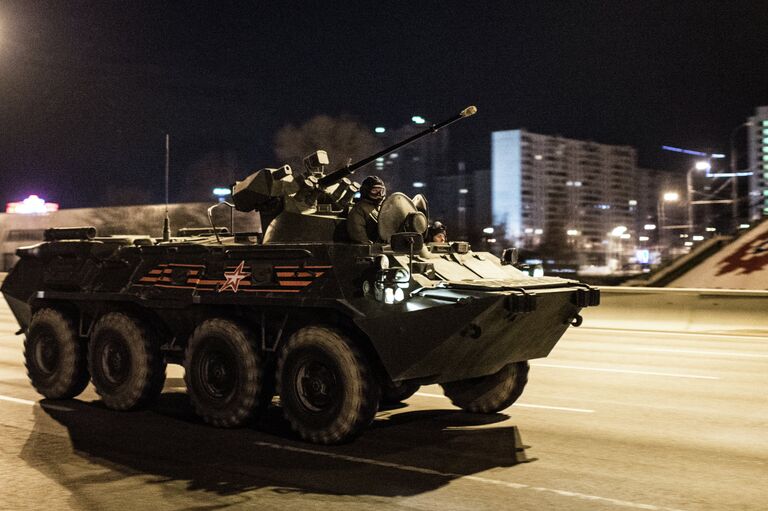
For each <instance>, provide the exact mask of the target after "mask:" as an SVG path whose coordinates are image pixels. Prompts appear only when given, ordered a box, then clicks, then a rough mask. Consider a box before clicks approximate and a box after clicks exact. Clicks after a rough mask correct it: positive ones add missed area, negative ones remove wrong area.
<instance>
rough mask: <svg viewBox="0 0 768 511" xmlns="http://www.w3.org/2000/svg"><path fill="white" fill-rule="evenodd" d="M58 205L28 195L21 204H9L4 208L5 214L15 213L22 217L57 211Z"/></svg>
mask: <svg viewBox="0 0 768 511" xmlns="http://www.w3.org/2000/svg"><path fill="white" fill-rule="evenodd" d="M58 210H59V205H58V204H57V203H55V202H45V199H41V198H40V197H38V196H37V195H30V196H29V197H27V198H26V199H24V200H23V201H21V202H9V203H8V204H6V206H5V212H6V213H16V214H22V215H34V214H41V213H50V212H52V211H58Z"/></svg>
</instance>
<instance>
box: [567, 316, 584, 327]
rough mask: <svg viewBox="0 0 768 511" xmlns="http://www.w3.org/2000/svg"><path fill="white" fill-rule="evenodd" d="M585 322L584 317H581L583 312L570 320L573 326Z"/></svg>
mask: <svg viewBox="0 0 768 511" xmlns="http://www.w3.org/2000/svg"><path fill="white" fill-rule="evenodd" d="M583 322H584V318H582V317H581V314H576V315H575V316H574V317H573V319H571V321H570V323H571V326H581V324H582V323H583Z"/></svg>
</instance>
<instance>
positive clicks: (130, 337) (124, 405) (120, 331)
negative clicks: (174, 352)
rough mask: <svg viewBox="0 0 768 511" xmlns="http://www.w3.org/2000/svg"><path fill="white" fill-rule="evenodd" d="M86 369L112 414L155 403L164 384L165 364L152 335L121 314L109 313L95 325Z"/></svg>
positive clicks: (137, 320) (129, 317)
mask: <svg viewBox="0 0 768 511" xmlns="http://www.w3.org/2000/svg"><path fill="white" fill-rule="evenodd" d="M88 368H89V369H90V372H91V381H93V385H94V387H96V392H97V393H98V394H99V396H101V399H102V401H103V402H104V404H105V405H106V406H107V407H108V408H112V409H113V410H131V409H135V408H139V407H141V406H144V405H146V404H148V403H150V402H152V401H154V400H155V399H156V398H157V396H158V395H160V392H162V390H163V384H164V383H165V361H164V360H163V356H162V354H161V353H160V342H159V340H158V338H157V335H156V333H155V331H154V330H153V329H152V328H151V327H150V326H149V325H146V324H145V323H144V322H142V321H141V320H139V319H137V318H134V317H131V316H128V315H127V314H124V313H122V312H110V313H108V314H105V315H103V316H102V317H101V318H100V319H99V320H98V321H97V322H96V325H95V326H94V327H93V334H92V335H91V342H90V344H89V347H88Z"/></svg>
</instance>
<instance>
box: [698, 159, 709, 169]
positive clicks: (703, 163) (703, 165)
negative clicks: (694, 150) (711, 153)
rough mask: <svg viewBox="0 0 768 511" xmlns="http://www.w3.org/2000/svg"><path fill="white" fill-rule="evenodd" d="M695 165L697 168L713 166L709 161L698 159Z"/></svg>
mask: <svg viewBox="0 0 768 511" xmlns="http://www.w3.org/2000/svg"><path fill="white" fill-rule="evenodd" d="M695 166H696V170H709V169H711V168H712V165H710V164H709V162H708V161H697V162H696V165H695Z"/></svg>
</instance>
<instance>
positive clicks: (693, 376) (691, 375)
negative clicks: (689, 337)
mask: <svg viewBox="0 0 768 511" xmlns="http://www.w3.org/2000/svg"><path fill="white" fill-rule="evenodd" d="M531 366H532V367H556V368H559V369H577V370H579V371H600V372H605V373H624V374H645V375H648V376H670V377H673V378H693V379H697V380H720V379H721V378H720V377H719V376H702V375H699V374H677V373H657V372H653V371H633V370H631V369H609V368H603V367H582V366H568V365H557V364H539V363H536V364H531Z"/></svg>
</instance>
